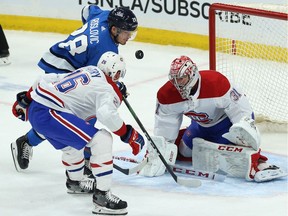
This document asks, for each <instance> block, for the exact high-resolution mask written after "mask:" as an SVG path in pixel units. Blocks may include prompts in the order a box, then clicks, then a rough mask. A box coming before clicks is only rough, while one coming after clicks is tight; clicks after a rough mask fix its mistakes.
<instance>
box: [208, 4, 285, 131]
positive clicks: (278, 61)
mask: <svg viewBox="0 0 288 216" xmlns="http://www.w3.org/2000/svg"><path fill="white" fill-rule="evenodd" d="M287 20H288V14H287V6H281V5H276V6H274V5H265V4H260V5H253V6H251V5H249V6H247V5H245V6H243V5H242V6H239V5H228V4H220V3H215V4H212V5H211V6H210V11H209V44H210V45H209V46H210V47H209V56H210V57H209V58H210V69H212V70H217V71H219V72H221V73H223V74H225V75H226V76H227V77H228V78H229V79H230V80H231V81H232V82H233V83H234V84H236V85H239V86H240V87H242V89H243V90H244V92H245V93H246V95H247V96H248V98H249V101H250V103H251V104H252V107H253V109H254V112H255V115H256V122H257V123H259V124H260V125H261V126H263V125H264V124H265V125H266V126H265V127H266V128H264V130H273V131H275V130H276V131H281V132H283V131H284V132H286V131H287V125H288V124H287V123H288V52H287V43H288V39H287V31H288V28H287ZM268 125H269V126H268ZM271 125H272V129H269V127H271ZM262 130H263V128H262Z"/></svg>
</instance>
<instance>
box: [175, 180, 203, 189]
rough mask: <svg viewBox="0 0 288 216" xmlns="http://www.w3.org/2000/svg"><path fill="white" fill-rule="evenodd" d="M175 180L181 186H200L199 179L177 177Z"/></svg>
mask: <svg viewBox="0 0 288 216" xmlns="http://www.w3.org/2000/svg"><path fill="white" fill-rule="evenodd" d="M176 182H177V183H178V184H180V185H182V186H185V187H192V188H197V187H200V186H201V185H202V182H201V181H200V180H199V179H190V178H180V177H177V181H176Z"/></svg>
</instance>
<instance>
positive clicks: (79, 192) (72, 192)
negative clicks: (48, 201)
mask: <svg viewBox="0 0 288 216" xmlns="http://www.w3.org/2000/svg"><path fill="white" fill-rule="evenodd" d="M67 193H68V194H90V195H91V194H93V191H92V192H81V191H74V190H69V189H67Z"/></svg>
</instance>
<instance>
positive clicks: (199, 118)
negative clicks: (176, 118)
mask: <svg viewBox="0 0 288 216" xmlns="http://www.w3.org/2000/svg"><path fill="white" fill-rule="evenodd" d="M185 115H186V116H187V117H189V118H191V119H192V120H193V121H196V122H201V123H204V124H207V123H209V122H211V121H212V119H210V118H209V115H208V114H207V113H196V112H193V111H191V112H188V113H185Z"/></svg>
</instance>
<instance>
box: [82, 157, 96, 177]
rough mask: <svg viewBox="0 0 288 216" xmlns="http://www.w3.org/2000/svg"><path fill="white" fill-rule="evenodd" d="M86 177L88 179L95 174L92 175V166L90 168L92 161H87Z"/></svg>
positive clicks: (85, 167)
mask: <svg viewBox="0 0 288 216" xmlns="http://www.w3.org/2000/svg"><path fill="white" fill-rule="evenodd" d="M84 176H86V177H88V178H91V177H93V173H92V170H91V166H90V159H85V166H84ZM93 178H94V177H93Z"/></svg>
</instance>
